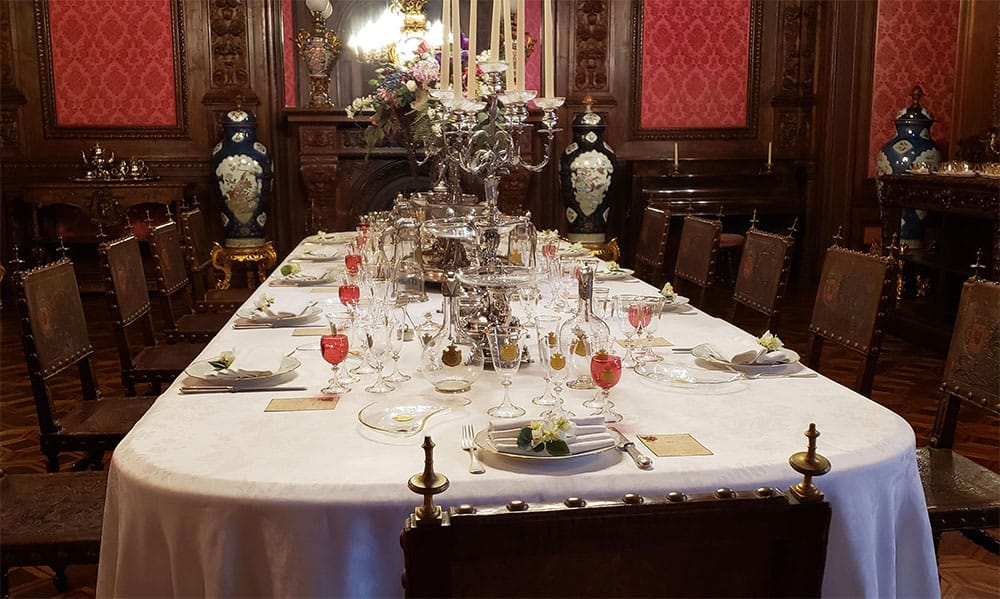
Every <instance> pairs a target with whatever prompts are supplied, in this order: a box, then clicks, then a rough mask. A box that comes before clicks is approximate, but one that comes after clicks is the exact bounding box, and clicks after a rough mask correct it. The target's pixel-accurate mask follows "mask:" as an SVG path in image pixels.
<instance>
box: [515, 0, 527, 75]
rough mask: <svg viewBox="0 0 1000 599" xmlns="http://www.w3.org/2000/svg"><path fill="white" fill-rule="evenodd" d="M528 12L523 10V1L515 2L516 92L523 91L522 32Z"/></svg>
mask: <svg viewBox="0 0 1000 599" xmlns="http://www.w3.org/2000/svg"><path fill="white" fill-rule="evenodd" d="M527 14H528V11H526V10H525V9H524V0H517V89H518V91H524V90H525V89H526V88H525V84H526V83H527V81H525V77H524V75H525V73H524V54H525V52H524V45H525V44H524V30H525V29H526V27H525V24H526V23H525V20H526V19H525V17H526V16H527Z"/></svg>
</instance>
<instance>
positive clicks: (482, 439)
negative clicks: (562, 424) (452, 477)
mask: <svg viewBox="0 0 1000 599" xmlns="http://www.w3.org/2000/svg"><path fill="white" fill-rule="evenodd" d="M476 446H478V447H479V449H482V450H483V451H485V452H487V453H492V454H493V455H498V456H502V457H505V458H518V459H524V460H544V461H551V460H571V459H573V458H582V457H584V456H590V455H597V454H599V453H604V452H606V451H610V450H612V449H617V448H618V447H617V446H616V445H615V444H614V443H612V444H611V445H608V446H607V447H598V448H597V449H591V450H589V451H581V452H580V453H571V454H569V455H549V454H547V453H545V452H544V451H543V452H541V453H535V454H525V453H510V452H506V451H500V450H499V449H497V447H496V445H494V444H493V439H490V432H489V430H487V429H483V430H481V431H479V432H478V433H477V434H476Z"/></svg>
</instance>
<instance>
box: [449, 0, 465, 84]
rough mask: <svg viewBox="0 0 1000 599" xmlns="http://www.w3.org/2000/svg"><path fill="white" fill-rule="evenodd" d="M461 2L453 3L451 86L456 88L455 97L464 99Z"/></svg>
mask: <svg viewBox="0 0 1000 599" xmlns="http://www.w3.org/2000/svg"><path fill="white" fill-rule="evenodd" d="M460 2H461V0H452V1H451V39H452V44H453V46H452V48H451V50H452V52H451V84H452V85H453V86H454V88H455V97H456V98H461V97H462V11H461V8H460V6H459V5H460Z"/></svg>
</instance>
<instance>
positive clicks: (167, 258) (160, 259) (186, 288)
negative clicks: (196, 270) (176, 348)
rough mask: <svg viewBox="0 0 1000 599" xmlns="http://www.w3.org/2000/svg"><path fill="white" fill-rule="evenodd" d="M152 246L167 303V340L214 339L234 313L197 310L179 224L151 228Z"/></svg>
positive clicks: (162, 291) (161, 287) (164, 305)
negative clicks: (194, 305)
mask: <svg viewBox="0 0 1000 599" xmlns="http://www.w3.org/2000/svg"><path fill="white" fill-rule="evenodd" d="M149 246H150V249H152V251H153V260H154V262H155V264H156V284H157V287H158V289H159V292H160V300H161V302H162V304H163V317H164V319H165V320H166V327H165V332H166V334H167V341H169V342H171V343H176V342H177V341H208V340H210V339H211V338H212V337H214V336H215V335H216V333H218V332H219V330H220V329H221V328H222V327H223V326H225V324H226V322H227V321H228V320H229V318H230V315H229V314H224V313H213V312H202V313H199V312H194V310H193V303H192V299H191V288H190V285H191V281H190V280H189V279H188V276H187V271H186V270H185V268H184V250H183V249H182V248H181V242H180V233H179V231H178V230H177V223H175V222H168V223H164V224H162V225H159V226H157V227H153V228H152V229H150V231H149ZM175 300H176V301H178V302H179V303H180V304H181V308H180V316H178V315H177V314H176V313H175V306H174V301H175Z"/></svg>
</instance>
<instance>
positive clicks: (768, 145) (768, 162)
mask: <svg viewBox="0 0 1000 599" xmlns="http://www.w3.org/2000/svg"><path fill="white" fill-rule="evenodd" d="M767 166H771V142H767Z"/></svg>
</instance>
